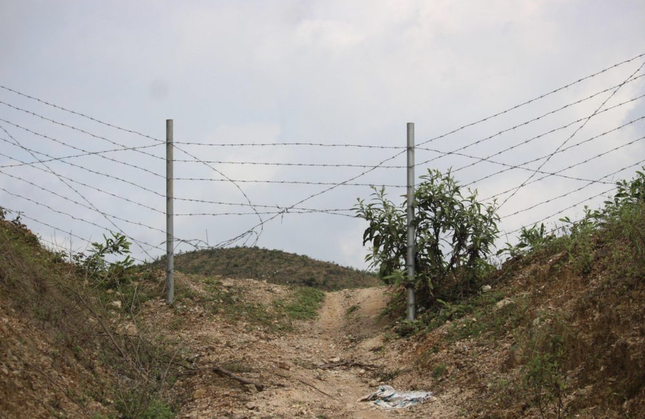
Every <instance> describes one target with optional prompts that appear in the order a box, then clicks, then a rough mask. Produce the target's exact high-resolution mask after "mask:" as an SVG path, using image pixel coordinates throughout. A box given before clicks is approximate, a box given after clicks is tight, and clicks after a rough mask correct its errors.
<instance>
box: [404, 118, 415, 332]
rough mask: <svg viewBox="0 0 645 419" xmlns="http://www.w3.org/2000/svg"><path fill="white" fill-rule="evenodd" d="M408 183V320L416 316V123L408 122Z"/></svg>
mask: <svg viewBox="0 0 645 419" xmlns="http://www.w3.org/2000/svg"><path fill="white" fill-rule="evenodd" d="M407 149H408V184H407V207H408V208H407V209H408V211H407V212H408V217H407V226H408V243H407V248H408V254H407V258H406V266H407V272H408V281H407V284H406V287H407V289H408V320H414V318H415V312H416V309H415V302H414V283H415V281H414V224H413V220H414V123H413V122H408V147H407Z"/></svg>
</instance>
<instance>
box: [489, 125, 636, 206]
mask: <svg viewBox="0 0 645 419" xmlns="http://www.w3.org/2000/svg"><path fill="white" fill-rule="evenodd" d="M644 139H645V136H643V137H640V138H637V139H635V140H632V141H630V142H628V143H625V144H621V145H619V146H617V147H614V148H612V149H611V150H607V151H605V152H603V153H600V154H596V155H595V156H592V157H590V158H588V159H585V160H583V161H581V162H578V163H574V164H572V165H569V166H567V167H565V168H564V169H561V170H559V171H565V170H569V169H572V168H574V167H577V166H581V165H583V164H586V163H589V162H590V161H592V160H595V159H598V158H600V157H602V156H605V155H607V154H609V153H613V152H614V151H617V150H620V149H621V148H624V147H627V146H630V145H632V144H635V143H637V142H639V141H642V140H644ZM547 177H549V175H546V176H543V177H541V178H539V179H535V180H533V181H531V182H530V183H527V184H526V185H525V186H528V185H530V184H532V183H536V182H539V181H541V180H544V179H545V178H547ZM513 189H515V188H509V189H507V190H505V191H504V192H500V193H497V194H495V195H491V196H489V197H488V198H485V199H483V201H488V200H491V199H494V198H497V197H498V196H501V195H504V194H506V193H509V192H511V191H513Z"/></svg>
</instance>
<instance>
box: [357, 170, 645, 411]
mask: <svg viewBox="0 0 645 419" xmlns="http://www.w3.org/2000/svg"><path fill="white" fill-rule="evenodd" d="M426 180H427V181H429V182H427V183H426V184H424V185H422V188H421V189H422V190H424V189H425V190H427V191H429V192H430V193H429V194H428V195H427V197H430V198H431V200H433V202H434V205H435V207H433V208H442V205H446V204H447V205H448V206H449V210H445V209H440V210H434V211H425V212H424V211H420V212H419V213H418V217H425V218H424V219H423V220H421V219H418V218H417V219H416V220H415V224H416V225H423V224H427V225H436V226H437V227H436V228H435V230H433V231H430V235H433V234H434V237H435V238H436V237H441V235H444V237H447V239H448V241H449V242H450V243H457V244H459V241H458V240H457V239H455V238H454V235H455V233H454V232H453V230H454V229H455V228H454V225H453V224H452V223H451V220H452V219H460V217H461V219H466V220H467V215H466V214H462V215H456V216H453V217H454V218H450V217H447V214H450V212H451V211H454V210H456V211H461V212H468V211H469V207H468V205H464V206H462V205H461V204H455V203H454V201H453V200H452V199H453V198H455V197H456V198H457V200H458V201H459V202H465V203H466V204H469V203H474V202H475V200H474V199H473V196H474V195H472V194H471V195H470V196H469V197H467V198H463V197H462V196H461V195H460V194H459V193H457V192H458V187H457V186H456V185H455V183H454V181H453V180H452V178H451V177H450V175H449V174H448V175H441V174H439V173H438V172H431V176H430V177H426ZM437 180H438V181H439V182H440V183H439V184H437V182H436V181H437ZM417 199H419V197H415V200H417ZM415 202H416V201H415ZM417 204H418V205H419V206H420V207H422V208H424V207H425V208H432V207H430V206H428V205H427V204H422V203H421V201H420V200H419V202H417ZM475 208H477V206H476V205H475ZM480 208H482V211H481V212H479V214H480V215H479V217H481V218H482V222H481V223H480V224H476V225H480V226H482V225H483V226H488V229H486V230H485V231H486V234H484V238H485V240H486V239H488V238H492V237H493V236H494V235H495V234H496V229H495V220H496V218H495V216H494V208H493V207H480ZM358 211H359V215H360V216H362V217H363V218H365V219H366V220H368V221H369V222H370V227H369V228H368V229H367V230H366V232H365V236H364V240H365V242H366V243H371V244H372V246H373V247H372V253H370V254H369V255H368V260H371V261H372V262H373V263H374V265H375V266H376V267H377V268H379V273H380V276H381V278H382V279H383V280H384V282H386V283H393V284H395V285H400V284H401V283H402V273H397V272H401V270H402V268H403V267H404V260H403V255H404V254H405V253H404V249H405V234H404V226H405V222H404V220H405V217H404V214H403V213H402V209H401V208H396V207H394V206H393V205H392V204H391V203H389V202H388V201H387V200H386V199H385V198H384V193H383V191H380V192H378V193H377V194H376V195H375V203H373V204H369V205H366V204H364V203H363V202H360V203H359V207H358ZM475 215H477V212H475ZM466 225H469V224H468V221H466ZM471 225H472V223H471ZM465 231H468V230H465ZM475 231H478V232H480V231H483V230H475ZM446 232H448V235H447V236H445V234H446ZM427 233H428V232H427V231H424V230H422V231H421V233H417V234H421V235H424V234H427ZM457 236H459V234H457ZM460 237H469V236H468V235H466V234H464V235H462V236H460ZM470 237H473V235H472V233H471V236H470ZM474 237H476V236H474ZM421 240H422V242H423V243H426V242H427V240H425V239H421ZM423 240H425V241H423ZM473 241H475V240H473ZM485 243H489V242H488V241H485ZM439 247H440V246H439ZM466 248H467V249H472V248H473V247H472V246H468V245H466ZM442 250H443V249H440V248H439V249H437V248H436V247H435V250H434V251H433V254H435V255H439V256H440V257H439V258H436V259H434V260H430V259H428V258H426V257H423V256H421V257H420V256H419V255H417V264H418V265H417V266H418V267H419V264H421V265H422V267H421V269H420V270H419V271H420V275H419V277H418V278H417V279H416V289H417V290H419V289H423V288H422V287H423V286H427V290H428V291H429V292H427V293H425V294H422V298H423V299H424V300H423V303H426V304H425V305H422V307H421V313H420V316H419V318H418V320H417V321H415V322H403V321H400V322H399V323H398V326H397V327H396V328H395V330H396V331H397V332H398V333H399V334H400V335H402V336H406V337H410V338H411V339H413V340H416V341H417V342H418V343H417V345H419V346H420V347H421V348H423V349H421V350H418V352H419V351H420V353H421V354H420V356H419V358H418V363H417V368H418V370H419V371H420V372H424V371H425V372H426V373H427V374H430V375H431V376H432V377H433V380H434V381H435V382H436V388H437V389H439V390H441V389H444V390H447V391H449V390H451V389H454V388H455V387H458V388H462V389H470V390H471V391H475V392H476V393H477V394H478V396H477V400H478V401H479V402H478V404H477V405H472V406H470V407H469V410H468V411H467V412H466V411H464V417H489V418H515V417H538V418H541V419H547V418H567V417H585V418H601V417H602V418H605V417H607V418H636V417H642V415H643V413H645V358H644V357H643V354H644V353H645V289H644V288H645V287H644V281H643V278H644V277H645V174H643V172H640V171H639V172H637V176H636V178H635V179H633V180H631V181H620V182H618V183H617V192H616V193H615V194H614V196H613V197H612V198H611V199H609V200H607V201H606V202H605V203H604V205H603V206H602V207H601V208H599V209H590V208H585V211H584V216H583V217H582V219H580V220H578V221H572V220H570V219H568V218H563V219H561V220H560V224H559V226H557V227H556V228H554V229H548V228H547V227H546V226H544V225H535V226H532V227H527V228H523V229H522V230H521V233H520V236H519V242H518V243H516V244H506V246H505V247H504V248H502V249H501V250H499V252H498V256H502V257H503V256H506V257H507V260H506V262H505V263H504V264H503V266H502V267H501V269H491V268H490V265H489V264H487V263H486V262H485V259H484V258H485V257H486V256H487V255H490V250H491V247H490V246H484V247H483V250H485V252H482V253H479V255H481V257H482V260H481V261H480V263H479V264H474V265H471V266H468V265H465V266H464V267H463V269H461V271H460V270H459V269H457V270H454V271H452V272H450V273H446V272H447V270H446V267H450V266H452V265H453V263H452V260H453V257H452V254H451V253H443V252H442ZM462 260H463V259H462ZM428 261H429V262H428ZM424 263H431V264H435V265H436V266H434V267H433V268H431V269H429V268H427V267H423V264H424ZM473 267H475V269H473ZM478 269H479V270H478ZM427 272H433V274H432V275H431V276H430V278H427V277H425V274H426V273H427ZM426 284H430V285H426ZM448 284H449V286H448ZM454 285H457V288H456V289H457V290H459V291H460V292H458V293H455V292H454V290H455V288H454ZM442 286H444V287H445V286H448V287H447V288H442ZM403 299H404V296H403V295H402V293H401V294H399V296H398V297H397V298H395V299H394V300H393V303H392V306H391V308H390V312H391V313H394V314H396V315H397V316H399V318H401V317H402V316H403V307H404V300H403ZM428 303H429V304H428ZM488 353H495V354H497V355H496V356H495V358H494V359H491V357H488V356H486V354H488Z"/></svg>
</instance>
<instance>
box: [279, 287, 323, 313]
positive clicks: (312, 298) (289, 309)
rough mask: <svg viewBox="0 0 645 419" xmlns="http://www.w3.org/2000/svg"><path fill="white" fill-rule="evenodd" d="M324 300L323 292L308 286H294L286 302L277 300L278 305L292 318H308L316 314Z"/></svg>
mask: <svg viewBox="0 0 645 419" xmlns="http://www.w3.org/2000/svg"><path fill="white" fill-rule="evenodd" d="M324 301H325V293H324V292H322V291H320V290H317V289H315V288H310V287H299V288H296V289H295V290H294V291H293V293H292V295H291V298H290V299H289V300H288V301H286V302H277V303H276V304H277V305H278V307H280V308H281V309H282V311H283V312H284V313H285V314H286V315H287V316H288V317H289V318H290V319H294V320H310V319H314V318H316V316H318V310H320V308H321V307H322V304H323V302H324Z"/></svg>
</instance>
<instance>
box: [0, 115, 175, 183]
mask: <svg viewBox="0 0 645 419" xmlns="http://www.w3.org/2000/svg"><path fill="white" fill-rule="evenodd" d="M0 122H4V123H7V124H9V125H12V126H14V127H16V128H19V129H22V130H24V131H26V132H29V133H31V134H34V135H37V136H39V137H42V138H45V139H47V140H50V141H53V142H55V143H58V144H61V145H63V146H65V147H69V148H71V149H74V150H77V151H81V152H83V153H90V151H89V150H85V149H83V148H80V147H76V146H74V145H71V144H67V143H66V142H64V141H61V140H58V139H56V138H54V137H50V136H49V135H46V134H42V133H40V132H37V131H34V130H31V129H29V128H26V127H23V126H22V125H19V124H15V123H13V122H11V121H7V120H6V119H3V118H0ZM96 156H97V157H100V158H102V159H104V160H108V161H111V162H114V163H118V164H121V165H124V166H127V167H131V168H133V169H137V170H140V171H142V172H145V173H148V174H151V175H153V176H156V177H160V178H164V179H165V176H164V175H160V174H159V173H155V172H153V171H152V170H150V169H146V168H145V167H141V166H137V165H136V164H131V163H128V162H124V161H121V160H117V159H113V158H112V157H108V156H104V155H103V154H96Z"/></svg>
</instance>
